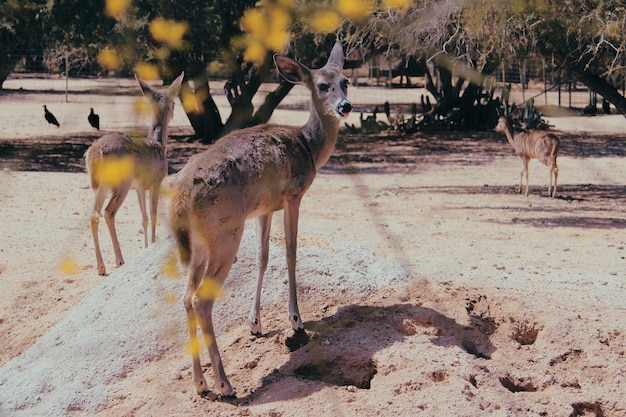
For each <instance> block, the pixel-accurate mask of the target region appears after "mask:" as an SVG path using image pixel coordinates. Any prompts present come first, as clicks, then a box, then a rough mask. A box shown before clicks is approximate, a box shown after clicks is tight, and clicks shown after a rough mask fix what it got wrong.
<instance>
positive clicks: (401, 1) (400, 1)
mask: <svg viewBox="0 0 626 417" xmlns="http://www.w3.org/2000/svg"><path fill="white" fill-rule="evenodd" d="M410 5H411V0H384V1H383V6H384V7H387V8H389V9H402V8H404V7H409V6H410Z"/></svg>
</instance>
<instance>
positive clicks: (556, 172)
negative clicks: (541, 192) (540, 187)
mask: <svg viewBox="0 0 626 417" xmlns="http://www.w3.org/2000/svg"><path fill="white" fill-rule="evenodd" d="M552 174H554V188H553V189H552V198H555V197H556V183H557V180H558V178H559V167H558V165H557V164H556V158H555V159H554V161H553V163H552V172H551V173H550V183H552Z"/></svg>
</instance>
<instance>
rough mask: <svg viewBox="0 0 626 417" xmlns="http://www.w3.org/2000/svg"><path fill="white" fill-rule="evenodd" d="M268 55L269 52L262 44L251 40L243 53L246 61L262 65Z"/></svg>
mask: <svg viewBox="0 0 626 417" xmlns="http://www.w3.org/2000/svg"><path fill="white" fill-rule="evenodd" d="M266 54H267V50H266V49H265V47H264V46H263V44H261V42H258V41H254V40H251V41H250V42H249V43H248V46H247V47H246V50H245V51H244V53H243V57H244V59H245V60H246V61H249V62H254V63H256V64H259V65H260V64H262V63H263V61H264V60H265V55H266Z"/></svg>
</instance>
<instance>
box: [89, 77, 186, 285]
mask: <svg viewBox="0 0 626 417" xmlns="http://www.w3.org/2000/svg"><path fill="white" fill-rule="evenodd" d="M183 76H184V74H181V75H179V76H178V78H176V80H174V82H173V83H172V84H171V85H170V86H169V87H168V88H166V89H163V90H162V91H159V90H157V89H155V88H153V87H151V86H150V85H148V84H147V83H146V82H145V81H143V80H140V79H139V78H137V81H138V82H139V86H140V87H141V90H142V92H143V94H144V96H146V97H147V98H148V99H149V100H150V101H151V102H152V105H153V106H152V108H153V110H154V121H153V123H152V127H151V129H150V133H149V134H148V136H147V137H146V138H145V139H132V138H130V137H129V136H126V135H122V134H119V133H111V134H108V135H105V136H102V137H101V138H99V139H98V140H96V141H95V142H94V143H93V144H92V145H91V146H90V147H89V149H87V152H85V165H86V167H87V173H88V174H89V179H90V181H91V189H92V190H93V191H94V193H95V195H96V201H95V204H94V209H93V214H92V216H91V234H92V235H93V242H94V246H95V250H96V262H97V264H98V273H99V274H100V275H106V268H105V266H104V261H103V260H102V254H101V253H100V242H99V239H98V224H99V223H100V216H101V210H102V206H103V205H104V201H105V199H106V197H107V196H108V195H109V194H111V198H110V199H109V202H108V204H107V206H106V208H105V209H104V219H105V220H106V224H107V226H108V228H109V233H110V234H111V240H112V241H113V251H114V252H115V264H116V266H121V265H123V264H124V258H123V257H122V251H121V250H120V243H119V241H118V239H117V232H116V230H115V215H116V214H117V211H118V210H119V208H120V207H121V206H122V203H123V202H124V199H126V196H127V195H128V191H129V190H130V189H131V188H135V189H136V190H137V196H138V197H139V208H140V209H141V215H142V226H143V231H144V239H145V245H146V247H147V246H148V216H147V214H146V190H150V217H151V220H152V243H154V241H155V239H156V237H155V234H156V221H157V205H158V201H159V189H160V187H161V182H162V181H163V179H164V178H165V177H166V176H167V159H166V155H167V135H168V124H169V123H170V121H171V120H172V117H173V116H174V99H175V98H176V96H178V92H179V90H180V85H181V83H182V81H183ZM110 171H117V172H112V173H110V175H107V173H109V172H110Z"/></svg>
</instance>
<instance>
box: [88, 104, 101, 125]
mask: <svg viewBox="0 0 626 417" xmlns="http://www.w3.org/2000/svg"><path fill="white" fill-rule="evenodd" d="M89 110H90V112H89V116H87V120H89V124H90V125H91V126H92V127H95V128H96V129H97V130H100V116H98V115H97V114H96V113H94V112H93V107H92V108H90V109H89Z"/></svg>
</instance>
